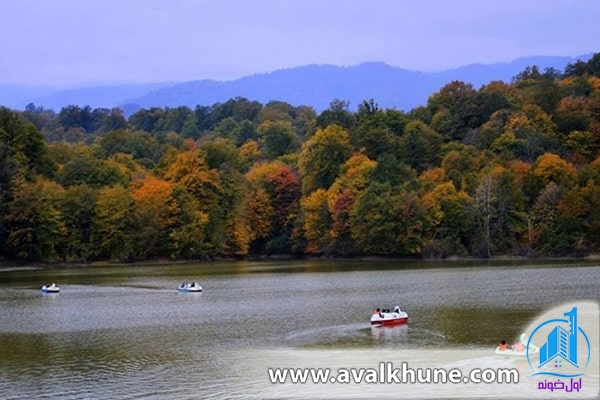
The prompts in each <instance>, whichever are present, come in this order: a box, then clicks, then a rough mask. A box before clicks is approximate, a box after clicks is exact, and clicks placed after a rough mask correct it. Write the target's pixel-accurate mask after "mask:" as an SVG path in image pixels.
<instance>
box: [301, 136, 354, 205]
mask: <svg viewBox="0 0 600 400" xmlns="http://www.w3.org/2000/svg"><path fill="white" fill-rule="evenodd" d="M351 152H352V146H351V145H350V136H349V134H348V132H347V131H346V130H344V129H343V128H341V127H339V126H336V125H330V126H328V127H327V128H325V129H319V130H318V131H317V132H316V133H315V134H314V136H313V137H311V138H310V139H308V140H307V141H306V142H304V144H303V145H302V149H301V150H300V157H299V160H298V166H299V169H300V174H301V175H302V192H303V193H305V194H308V193H310V192H312V191H314V190H316V189H319V188H322V189H327V188H329V186H330V185H331V184H332V183H333V181H334V180H335V178H336V177H337V176H338V174H339V170H340V165H341V164H342V163H344V162H345V161H346V160H348V158H349V157H350V154H351Z"/></svg>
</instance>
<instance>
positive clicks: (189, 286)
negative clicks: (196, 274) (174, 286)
mask: <svg viewBox="0 0 600 400" xmlns="http://www.w3.org/2000/svg"><path fill="white" fill-rule="evenodd" d="M178 290H179V291H180V292H196V293H197V292H201V291H202V286H200V285H199V284H198V282H192V283H187V282H183V283H182V284H181V285H179V288H178Z"/></svg>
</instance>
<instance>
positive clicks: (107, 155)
mask: <svg viewBox="0 0 600 400" xmlns="http://www.w3.org/2000/svg"><path fill="white" fill-rule="evenodd" d="M599 59H600V54H596V55H594V56H593V57H592V59H591V60H590V61H589V62H588V63H586V62H579V63H577V64H575V65H569V66H567V68H566V69H565V73H564V74H563V73H560V72H557V71H555V70H547V71H543V72H542V71H539V69H537V67H535V66H533V67H528V68H527V69H525V70H524V71H523V72H522V73H520V74H519V75H517V76H516V77H515V78H514V79H513V81H512V82H511V83H505V82H490V83H489V84H488V85H484V86H482V87H481V88H479V89H478V88H475V87H473V86H472V85H471V84H469V83H465V82H460V81H454V82H450V83H448V84H447V85H445V86H444V87H442V88H440V89H439V91H437V92H436V93H433V94H432V95H431V97H430V98H429V101H428V102H427V104H425V105H423V106H421V107H418V108H416V109H414V110H411V111H408V112H404V111H400V110H395V109H380V108H379V107H378V106H377V103H376V102H375V100H366V101H365V102H363V103H362V104H359V105H358V107H357V110H356V111H355V112H353V111H351V110H350V109H349V105H348V103H347V102H345V101H343V100H333V101H332V103H331V106H330V108H329V109H327V110H324V111H323V112H321V113H320V114H317V113H316V112H315V111H314V110H313V109H312V108H310V107H306V106H293V105H290V104H287V103H283V102H278V101H272V102H269V103H267V104H264V105H263V104H261V103H258V102H256V101H251V100H248V99H244V98H235V99H231V100H229V101H227V102H225V103H217V104H214V105H212V106H204V105H198V106H197V107H196V108H195V109H193V110H192V109H189V108H188V107H177V108H164V109H163V108H158V107H154V108H151V109H140V110H138V111H136V112H135V113H134V114H132V115H130V116H128V117H126V116H124V115H123V112H122V111H121V110H119V109H113V110H107V109H97V110H91V109H90V108H89V107H87V106H83V107H79V106H69V107H65V108H63V109H62V110H61V111H60V112H58V113H55V112H54V111H52V110H46V109H43V108H40V107H35V106H34V105H29V106H28V107H27V108H26V109H25V110H24V111H13V110H9V109H7V108H0V258H5V259H22V260H27V261H46V262H89V261H93V260H115V261H134V260H146V259H156V258H168V259H211V258H216V257H236V258H244V257H251V256H270V255H275V254H285V255H294V256H358V255H380V256H410V257H426V258H443V257H448V256H477V257H492V256H495V255H523V256H548V255H552V256H581V255H585V254H589V253H593V252H598V251H600V71H598V70H597V65H598V60H599Z"/></svg>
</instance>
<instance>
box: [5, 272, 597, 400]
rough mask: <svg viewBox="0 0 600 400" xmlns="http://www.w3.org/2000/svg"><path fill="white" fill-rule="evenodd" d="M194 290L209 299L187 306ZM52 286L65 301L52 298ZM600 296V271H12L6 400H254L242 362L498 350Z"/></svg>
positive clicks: (7, 286) (196, 297) (196, 299)
mask: <svg viewBox="0 0 600 400" xmlns="http://www.w3.org/2000/svg"><path fill="white" fill-rule="evenodd" d="M184 280H185V281H192V280H196V281H198V282H199V283H200V284H201V285H202V286H203V288H204V292H202V293H179V292H178V291H177V290H176V289H177V286H178V285H179V284H180V283H181V282H182V281H184ZM50 282H56V283H57V284H58V285H59V286H60V287H61V293H60V294H55V295H42V294H41V293H40V287H41V285H42V284H45V283H50ZM599 291H600V266H599V264H598V262H591V261H590V262H582V261H570V262H569V261H552V262H545V263H541V262H538V263H528V264H523V263H519V262H495V263H483V262H470V263H464V262H461V263H459V262H442V263H426V262H406V261H394V262H390V261H368V262H358V261H352V262H349V261H283V262H262V263H261V262H235V263H212V264H198V265H170V266H147V267H146V266H125V267H122V266H119V267H85V268H53V269H37V270H36V269H30V270H29V269H13V270H6V269H5V270H0V398H2V399H22V398H56V397H61V398H63V399H84V398H91V399H106V398H118V399H128V398H129V399H137V398H156V399H164V398H236V397H239V398H243V397H245V396H246V395H247V394H248V393H251V392H252V389H253V387H252V382H247V381H246V380H245V379H244V371H237V372H236V373H235V374H232V371H236V369H235V365H236V364H237V363H239V362H240V361H243V362H245V363H248V362H249V361H251V360H236V359H235V357H232V356H231V354H233V353H235V350H243V349H260V348H290V349H298V348H306V349H321V348H326V349H331V348H334V349H345V348H349V349H356V348H366V349H368V348H381V347H384V348H385V347H389V348H413V347H414V348H422V347H432V348H435V347H440V348H448V347H452V346H473V347H477V348H488V347H489V348H493V347H494V346H495V345H496V343H497V341H498V340H499V339H500V338H514V337H516V336H517V335H518V334H519V333H520V332H521V329H522V328H523V327H524V326H526V325H527V323H528V322H529V321H530V320H531V319H533V318H534V317H535V316H536V315H537V314H539V313H540V312H541V311H543V310H546V309H548V308H549V307H551V306H553V305H556V304H560V303H563V302H567V301H572V300H577V299H591V300H598V293H599ZM397 304H398V305H400V306H401V307H402V309H404V310H405V311H407V312H408V314H409V317H410V324H409V325H408V326H404V327H400V328H399V329H392V330H388V329H384V330H382V329H372V328H371V327H370V325H369V318H370V315H371V313H372V310H373V309H374V308H376V307H385V308H392V307H393V306H395V305H397ZM232 350H233V351H234V352H232ZM238 353H239V354H244V353H242V352H238ZM247 354H254V356H255V354H256V352H248V353H247ZM292 366H293V365H292ZM258 397H260V393H259V394H258Z"/></svg>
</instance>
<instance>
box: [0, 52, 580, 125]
mask: <svg viewBox="0 0 600 400" xmlns="http://www.w3.org/2000/svg"><path fill="white" fill-rule="evenodd" d="M590 57H591V54H589V55H583V56H579V57H574V58H572V57H550V56H540V57H526V58H519V59H516V60H514V61H512V62H510V63H496V64H472V65H467V66H464V67H460V68H456V69H451V70H446V71H441V72H418V71H410V70H405V69H401V68H398V67H393V66H390V65H387V64H385V63H382V62H368V63H364V64H359V65H355V66H351V67H338V66H332V65H307V66H301V67H296V68H289V69H283V70H278V71H274V72H271V73H265V74H257V75H252V76H247V77H244V78H240V79H236V80H232V81H224V82H220V81H214V80H200V81H192V82H185V83H179V84H173V83H156V84H147V85H120V86H101V87H90V88H81V89H70V90H63V91H56V92H53V93H49V91H48V89H34V88H30V95H29V96H28V95H27V90H22V91H21V92H20V93H19V94H18V95H17V94H15V93H16V91H17V89H18V87H12V88H10V90H9V91H8V92H6V93H5V91H6V90H5V87H7V85H0V104H4V105H8V106H10V107H13V108H21V109H22V108H24V107H25V105H26V104H28V103H30V102H33V103H34V104H35V105H36V106H43V107H45V108H51V109H54V110H56V111H58V110H60V108H61V107H64V106H67V105H71V104H76V105H80V106H83V105H89V106H91V107H92V108H97V107H107V108H110V107H116V106H120V107H121V108H123V109H124V110H125V112H126V114H131V113H132V112H135V110H137V109H139V108H141V107H144V108H148V107H153V106H156V107H176V106H180V105H186V106H189V107H191V108H193V107H195V106H196V105H198V104H200V105H209V106H210V105H213V104H214V103H217V102H225V101H227V100H229V99H231V98H234V97H246V98H248V99H250V100H257V101H259V102H261V103H263V104H264V103H267V102H269V101H271V100H281V101H286V102H288V103H290V104H292V105H308V106H312V107H314V108H315V109H316V110H317V111H322V110H324V109H326V108H327V107H329V103H330V102H331V101H332V100H333V99H342V100H347V101H349V102H350V105H351V108H355V107H356V106H357V105H358V104H360V103H361V102H362V101H363V100H368V99H374V100H375V102H376V103H378V104H379V105H380V106H381V107H384V108H398V109H402V110H406V111H408V110H411V109H413V108H415V107H417V106H419V105H423V104H425V103H426V102H427V98H428V97H429V96H430V95H431V94H432V93H434V92H436V91H438V90H439V89H440V88H441V87H442V86H444V85H445V84H447V83H449V82H451V81H453V80H462V81H465V82H469V83H472V84H473V85H474V86H475V87H476V88H479V87H480V86H481V85H484V84H487V83H489V82H491V81H494V80H501V81H505V82H510V81H511V79H512V78H513V77H514V76H515V75H517V74H518V73H520V72H522V71H523V70H524V69H525V68H526V67H527V66H532V65H537V66H538V67H539V68H540V69H541V70H544V69H545V68H549V67H551V68H555V69H557V70H560V71H562V70H564V68H565V66H566V65H567V64H568V63H573V62H575V61H577V60H583V61H587V60H588V59H589V58H590ZM35 90H39V91H41V92H40V93H38V94H35V93H36V92H35Z"/></svg>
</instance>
